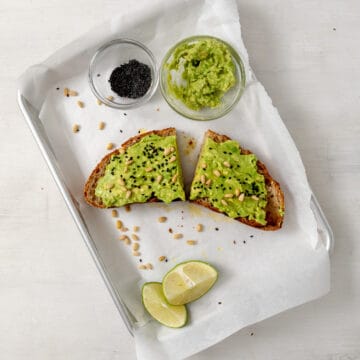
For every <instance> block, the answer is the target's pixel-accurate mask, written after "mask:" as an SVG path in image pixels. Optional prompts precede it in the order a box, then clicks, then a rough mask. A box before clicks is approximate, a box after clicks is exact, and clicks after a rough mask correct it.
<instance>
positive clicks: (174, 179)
mask: <svg viewBox="0 0 360 360" xmlns="http://www.w3.org/2000/svg"><path fill="white" fill-rule="evenodd" d="M177 178H178V174H175V175H174V176H173V177H172V179H171V182H172V183H173V184H174V183H175V182H176V180H177Z"/></svg>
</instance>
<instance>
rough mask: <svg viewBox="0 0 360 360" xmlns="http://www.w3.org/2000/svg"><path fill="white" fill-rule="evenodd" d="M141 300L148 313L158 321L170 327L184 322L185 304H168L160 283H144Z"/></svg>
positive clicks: (185, 314) (185, 319) (178, 325)
mask: <svg viewBox="0 0 360 360" xmlns="http://www.w3.org/2000/svg"><path fill="white" fill-rule="evenodd" d="M142 301H143V304H144V306H145V309H146V310H147V311H148V313H149V314H150V315H151V316H152V317H153V318H154V319H155V320H157V321H158V322H159V323H161V324H163V325H165V326H168V327H172V328H179V327H182V326H184V325H185V324H186V321H187V311H186V306H185V305H180V306H177V305H170V304H169V303H168V302H167V301H166V299H165V296H164V294H163V290H162V285H161V283H158V282H148V283H145V284H144V285H143V288H142Z"/></svg>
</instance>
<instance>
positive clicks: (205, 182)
mask: <svg viewBox="0 0 360 360" xmlns="http://www.w3.org/2000/svg"><path fill="white" fill-rule="evenodd" d="M256 163H257V158H256V156H255V155H254V154H249V155H241V149H240V147H239V144H238V143H237V142H235V141H232V140H228V141H225V142H223V143H217V142H215V141H214V140H212V139H210V138H207V139H206V140H205V143H204V145H203V150H202V152H201V154H200V159H199V165H198V168H197V169H196V176H195V178H194V180H193V183H192V185H191V192H190V200H196V199H199V198H202V199H207V200H208V201H209V202H210V204H211V205H212V206H214V207H215V208H217V209H219V210H221V211H222V212H224V213H225V214H227V215H228V216H230V217H231V218H237V217H246V218H248V219H250V220H256V221H257V222H258V223H260V224H262V225H266V220H265V218H266V212H265V207H266V204H267V200H266V196H267V192H266V187H265V179H264V176H263V175H261V174H259V173H258V171H257V164H256Z"/></svg>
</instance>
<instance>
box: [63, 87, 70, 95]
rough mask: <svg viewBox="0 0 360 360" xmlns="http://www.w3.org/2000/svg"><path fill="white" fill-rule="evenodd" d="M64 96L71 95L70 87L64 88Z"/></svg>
mask: <svg viewBox="0 0 360 360" xmlns="http://www.w3.org/2000/svg"><path fill="white" fill-rule="evenodd" d="M64 96H69V89H68V88H64Z"/></svg>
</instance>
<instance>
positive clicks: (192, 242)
mask: <svg viewBox="0 0 360 360" xmlns="http://www.w3.org/2000/svg"><path fill="white" fill-rule="evenodd" d="M186 243H187V244H188V245H196V243H197V241H196V240H187V241H186Z"/></svg>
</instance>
